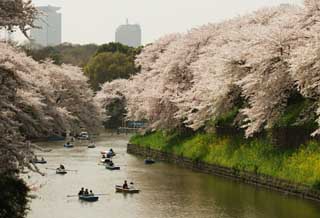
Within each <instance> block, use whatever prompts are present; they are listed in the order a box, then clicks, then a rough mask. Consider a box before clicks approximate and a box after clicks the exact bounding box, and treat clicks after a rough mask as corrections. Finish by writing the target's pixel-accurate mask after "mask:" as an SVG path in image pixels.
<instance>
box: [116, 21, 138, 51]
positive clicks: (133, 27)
mask: <svg viewBox="0 0 320 218" xmlns="http://www.w3.org/2000/svg"><path fill="white" fill-rule="evenodd" d="M116 42H119V43H121V44H124V45H127V46H131V47H139V46H141V27H140V25H139V24H129V22H128V20H127V23H126V24H125V25H121V26H119V27H118V28H117V30H116Z"/></svg>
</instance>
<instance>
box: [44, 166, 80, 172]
mask: <svg viewBox="0 0 320 218" xmlns="http://www.w3.org/2000/svg"><path fill="white" fill-rule="evenodd" d="M46 169H47V170H57V169H55V168H48V167H46ZM65 171H70V172H78V170H65Z"/></svg>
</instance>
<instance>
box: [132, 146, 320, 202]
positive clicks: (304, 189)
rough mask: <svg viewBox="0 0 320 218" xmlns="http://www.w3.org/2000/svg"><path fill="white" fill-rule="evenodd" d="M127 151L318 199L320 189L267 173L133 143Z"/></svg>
mask: <svg viewBox="0 0 320 218" xmlns="http://www.w3.org/2000/svg"><path fill="white" fill-rule="evenodd" d="M127 152H128V153H129V154H133V155H137V156H141V157H151V158H153V159H155V160H158V161H165V162H168V163H173V164H176V165H178V166H182V167H185V168H188V169H191V170H194V171H197V172H202V173H207V174H212V175H216V176H220V177H225V178H229V179H233V180H237V181H241V182H244V183H248V184H252V185H255V186H259V187H263V188H267V189H271V190H275V191H279V192H282V193H285V194H290V195H296V196H299V197H302V198H305V199H309V200H314V201H319V202H320V191H318V190H314V189H311V188H310V187H309V186H306V185H302V184H297V183H293V182H290V181H287V180H283V179H277V178H273V177H271V176H268V175H263V174H255V173H251V172H246V171H240V170H238V169H233V168H229V167H223V166H219V165H214V164H207V163H205V162H202V161H194V160H191V159H189V158H186V157H183V156H178V155H175V154H172V153H167V152H163V151H159V150H154V149H150V148H148V147H143V146H139V145H134V144H128V146H127Z"/></svg>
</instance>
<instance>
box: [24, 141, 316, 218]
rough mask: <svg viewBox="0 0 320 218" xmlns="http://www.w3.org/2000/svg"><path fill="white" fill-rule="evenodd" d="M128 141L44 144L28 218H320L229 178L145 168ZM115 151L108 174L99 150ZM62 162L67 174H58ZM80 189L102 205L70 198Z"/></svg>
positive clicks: (292, 200) (303, 205)
mask: <svg viewBox="0 0 320 218" xmlns="http://www.w3.org/2000/svg"><path fill="white" fill-rule="evenodd" d="M127 142H128V137H126V136H111V135H102V136H99V137H98V138H97V141H96V143H97V148H94V149H88V148H87V147H86V145H87V144H86V143H82V144H79V143H78V144H77V143H76V144H75V145H76V146H75V148H72V149H66V148H63V142H54V143H49V142H48V143H40V144H41V145H43V146H46V147H50V148H51V149H52V151H51V152H50V153H43V154H39V156H41V155H44V157H45V158H46V159H47V161H48V164H47V165H43V166H40V167H41V169H42V170H43V171H44V172H46V173H47V175H46V176H45V177H40V176H37V175H36V176H32V177H31V178H30V179H29V180H28V183H29V184H33V185H34V186H35V187H40V186H41V188H40V189H39V190H38V191H37V192H35V193H36V194H37V196H38V197H37V198H36V199H35V200H33V201H32V203H31V205H30V207H31V211H30V213H29V215H28V218H105V217H110V218H169V217H170V218H171V217H177V218H180V217H181V218H185V217H188V218H190V217H199V218H319V217H320V204H319V203H316V202H312V201H307V200H303V199H300V198H296V197H291V196H285V195H283V194H279V193H277V192H273V191H268V190H265V189H261V188H256V187H254V186H250V185H246V184H241V183H237V182H235V181H230V180H227V179H223V178H219V177H215V176H211V175H205V174H201V173H196V172H192V171H190V170H187V169H183V168H180V167H177V166H174V165H170V164H166V163H156V164H155V165H144V163H143V159H141V158H138V157H135V156H133V155H129V154H127V153H126V144H127ZM110 147H112V148H113V149H114V150H115V151H116V152H117V153H118V155H117V156H116V157H115V158H114V162H115V164H116V165H120V167H121V170H120V171H108V170H106V169H105V168H104V167H103V166H102V165H99V163H98V162H99V159H100V151H102V150H107V149H109V148H110ZM60 163H62V164H64V165H65V166H66V168H68V169H74V170H78V172H68V174H66V175H56V174H55V171H53V170H47V169H45V168H46V167H47V168H56V167H58V166H59V164H60ZM125 179H126V180H128V181H134V182H135V184H136V187H137V188H139V189H141V193H140V194H135V195H123V194H121V193H115V190H114V186H115V185H116V184H122V183H123V181H124V180H125ZM81 187H86V188H89V189H92V190H93V191H94V192H95V193H106V194H108V195H106V196H101V197H100V199H99V201H98V202H94V203H84V202H80V201H79V200H78V198H68V197H66V196H67V195H73V194H77V192H78V191H79V189H80V188H81Z"/></svg>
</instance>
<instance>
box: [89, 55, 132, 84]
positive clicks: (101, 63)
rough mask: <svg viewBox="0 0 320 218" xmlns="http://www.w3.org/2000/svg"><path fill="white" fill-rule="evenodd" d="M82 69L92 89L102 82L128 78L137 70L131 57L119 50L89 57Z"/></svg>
mask: <svg viewBox="0 0 320 218" xmlns="http://www.w3.org/2000/svg"><path fill="white" fill-rule="evenodd" d="M84 70H85V75H87V76H88V78H89V82H90V84H91V86H92V88H93V89H94V90H98V89H99V88H100V85H101V84H103V83H104V82H110V81H112V80H115V79H128V78H129V77H130V76H131V75H132V74H134V73H136V71H137V69H136V68H135V66H134V63H133V61H132V59H131V57H129V56H127V55H125V54H122V53H119V52H116V53H110V52H104V53H100V54H98V55H96V56H95V57H93V58H92V59H90V61H89V63H88V64H87V65H86V67H85V69H84Z"/></svg>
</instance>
